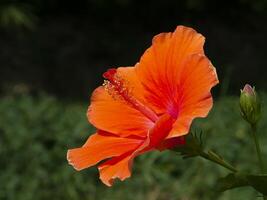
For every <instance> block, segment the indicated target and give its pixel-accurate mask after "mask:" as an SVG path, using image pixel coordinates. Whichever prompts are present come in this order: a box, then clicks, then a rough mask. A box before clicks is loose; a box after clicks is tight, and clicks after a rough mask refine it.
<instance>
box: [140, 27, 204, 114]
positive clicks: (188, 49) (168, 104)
mask: <svg viewBox="0 0 267 200" xmlns="http://www.w3.org/2000/svg"><path fill="white" fill-rule="evenodd" d="M204 40H205V39H204V37H203V36H202V35H201V34H198V33H197V32H196V31H195V30H193V29H191V28H187V27H184V26H178V27H177V28H176V30H175V32H174V33H162V34H159V35H157V36H155V37H154V39H153V42H152V46H151V47H150V48H149V49H148V50H147V51H146V52H145V53H144V55H143V56H142V58H141V60H140V62H139V63H138V64H137V65H136V71H137V75H138V77H139V79H140V80H141V82H142V84H143V86H144V88H145V90H146V92H145V97H146V99H147V101H148V102H150V103H151V104H152V105H153V106H154V107H153V109H154V110H156V111H157V113H164V112H166V111H168V110H169V109H170V108H173V107H174V106H175V105H176V104H177V102H176V101H177V97H178V96H179V79H180V73H181V70H182V64H183V62H184V61H185V60H186V59H187V58H188V57H189V56H190V55H192V54H196V53H201V54H203V44H204ZM177 109H178V108H177Z"/></svg>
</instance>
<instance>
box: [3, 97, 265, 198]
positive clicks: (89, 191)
mask: <svg viewBox="0 0 267 200" xmlns="http://www.w3.org/2000/svg"><path fill="white" fill-rule="evenodd" d="M261 96H262V97H263V101H265V102H267V95H264V94H262V95H261ZM86 109H87V105H86V104H84V103H79V102H76V103H75V102H72V103H67V102H64V103H63V102H61V101H59V100H57V99H55V98H53V97H50V96H47V95H39V96H35V97H32V96H28V95H9V96H5V97H2V98H1V100H0V158H1V159H0V199H5V200H37V199H38V200H42V199H43V200H47V199H50V200H54V199H55V200H58V199H70V200H72V199H73V200H76V199H77V200H78V199H84V200H99V199H101V200H113V199H114V200H117V199H123V200H138V199H140V200H141V199H147V200H156V199H157V200H167V199H168V200H188V199H190V200H199V199H201V200H214V199H219V200H244V199H256V196H257V193H256V192H255V191H253V190H252V189H250V188H241V189H235V190H232V191H227V192H225V193H222V194H217V193H216V192H215V189H214V188H215V182H216V181H217V178H219V177H222V176H225V175H226V174H227V171H226V170H225V169H223V168H220V167H219V166H215V165H214V164H213V163H209V162H207V161H204V160H202V159H201V158H196V159H186V160H183V159H182V158H181V157H180V156H179V155H178V154H175V153H174V152H171V151H165V152H151V153H147V154H145V155H142V156H140V157H138V158H137V159H136V160H135V163H134V167H133V174H132V177H131V178H130V179H127V180H126V181H124V182H119V181H118V182H116V183H115V185H114V186H113V187H112V188H108V187H106V186H105V185H103V184H102V183H101V182H100V180H99V179H98V172H97V169H96V168H95V167H93V168H90V169H87V170H84V171H81V172H76V171H75V170H74V169H73V168H72V167H71V166H69V165H68V163H67V161H66V151H67V149H68V148H73V147H78V146H81V145H82V144H83V143H84V142H85V140H86V138H87V137H88V136H89V135H90V134H91V133H93V132H94V129H93V127H92V126H90V125H89V124H88V123H87V119H86V115H85V113H86ZM263 113H264V116H263V120H261V123H260V128H259V133H258V134H259V136H260V138H261V140H260V142H261V144H262V147H263V153H264V154H265V155H267V148H266V145H267V139H266V138H267V137H266V136H265V134H266V131H265V132H264V131H263V132H262V131H261V130H266V128H267V123H266V119H267V115H266V114H267V109H266V108H264V109H263ZM193 128H194V129H202V130H203V132H204V141H205V145H206V146H207V147H208V148H211V149H214V150H215V151H217V152H218V153H219V154H221V155H222V156H224V157H225V158H226V159H227V160H228V161H230V162H231V163H232V164H233V165H235V166H236V167H238V168H240V169H242V170H245V171H248V172H252V171H254V172H255V171H257V170H258V167H257V158H256V156H255V149H254V145H253V141H252V140H251V138H250V135H249V133H248V130H249V127H248V125H247V124H246V123H245V122H244V121H243V120H242V118H241V117H240V114H239V107H238V98H236V97H225V98H223V99H219V100H218V101H216V102H215V106H214V109H213V110H212V112H211V113H210V115H209V117H208V118H206V119H198V120H195V122H194V125H193ZM265 157H266V156H265Z"/></svg>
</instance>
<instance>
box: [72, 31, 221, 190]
mask: <svg viewBox="0 0 267 200" xmlns="http://www.w3.org/2000/svg"><path fill="white" fill-rule="evenodd" d="M204 40H205V39H204V37H203V36H202V35H201V34H199V33H197V32H196V31H194V30H193V29H191V28H187V27H184V26H178V27H177V28H176V30H175V31H174V32H173V33H161V34H159V35H157V36H155V37H154V38H153V41H152V46H151V47H150V48H148V49H147V50H146V51H145V53H144V55H143V56H142V57H141V60H140V61H139V63H137V64H136V65H135V66H134V67H119V68H117V69H109V70H108V71H107V72H105V73H104V74H103V76H104V78H105V79H106V80H105V81H104V84H103V86H100V87H98V88H97V89H96V90H95V91H94V92H93V95H92V98H91V105H90V106H89V109H88V113H87V116H88V119H89V122H90V123H91V124H93V125H94V126H95V127H96V128H97V131H96V133H95V134H93V135H91V136H90V137H89V139H88V140H87V141H86V143H85V144H84V145H83V146H82V147H80V148H76V149H71V150H69V151H68V153H67V159H68V161H69V163H70V164H71V165H73V167H74V168H75V169H76V170H82V169H85V168H88V167H91V166H93V165H96V164H97V163H98V162H100V161H103V160H105V161H104V162H102V163H101V164H100V165H99V166H98V169H99V172H100V179H101V180H102V182H103V183H104V184H106V185H108V186H111V185H112V183H113V181H114V179H116V178H118V179H120V180H124V179H126V178H128V177H130V176H131V168H132V163H133V160H134V158H135V157H136V156H138V155H140V154H143V153H145V152H148V151H151V150H155V149H158V150H164V149H169V148H172V147H174V146H176V145H179V144H180V145H181V144H184V138H183V136H184V135H185V134H187V133H188V131H189V128H190V125H191V122H192V120H193V119H194V118H196V117H205V116H206V115H207V114H208V112H209V110H210V109H211V107H212V96H211V93H210V90H211V88H212V87H213V86H214V85H216V84H217V83H218V79H217V75H216V70H215V68H214V67H213V66H212V64H211V62H210V61H209V59H208V58H207V57H206V56H205V55H204V51H203V45H204Z"/></svg>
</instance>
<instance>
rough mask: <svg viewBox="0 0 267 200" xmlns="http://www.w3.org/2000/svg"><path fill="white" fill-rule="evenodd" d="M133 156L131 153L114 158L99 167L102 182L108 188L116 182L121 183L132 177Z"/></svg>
mask: <svg viewBox="0 0 267 200" xmlns="http://www.w3.org/2000/svg"><path fill="white" fill-rule="evenodd" d="M132 160H133V156H132V154H131V153H127V154H124V155H122V156H120V157H116V158H112V159H110V160H108V161H106V162H105V163H103V164H101V165H100V166H99V167H98V170H99V173H100V179H101V181H102V182H103V183H104V184H106V185H107V186H112V184H113V182H114V180H115V179H116V178H119V179H120V180H121V181H123V180H125V179H126V178H129V177H130V176H131V169H132Z"/></svg>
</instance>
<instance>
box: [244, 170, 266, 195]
mask: <svg viewBox="0 0 267 200" xmlns="http://www.w3.org/2000/svg"><path fill="white" fill-rule="evenodd" d="M247 180H248V182H249V184H250V185H251V186H252V187H253V188H255V189H256V190H257V191H258V192H260V193H262V194H263V195H267V174H264V175H248V176H247Z"/></svg>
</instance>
